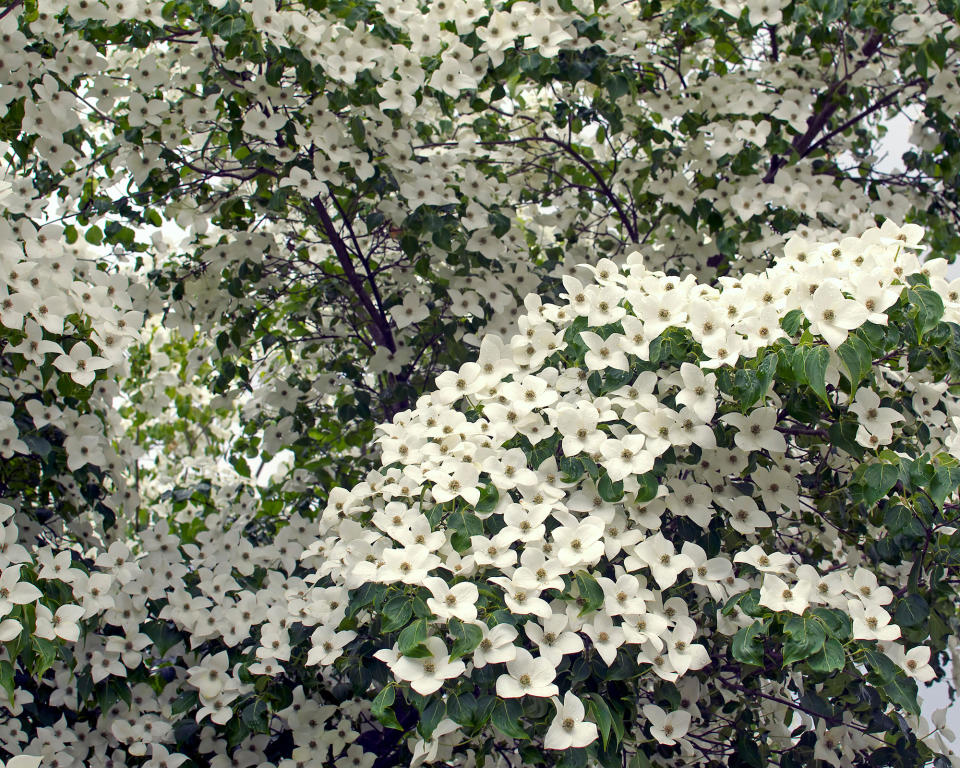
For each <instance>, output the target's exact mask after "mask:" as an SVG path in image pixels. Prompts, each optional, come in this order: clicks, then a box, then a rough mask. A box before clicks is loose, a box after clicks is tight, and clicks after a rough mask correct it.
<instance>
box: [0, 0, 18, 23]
mask: <svg viewBox="0 0 960 768" xmlns="http://www.w3.org/2000/svg"><path fill="white" fill-rule="evenodd" d="M21 5H23V0H13V2H12V3H10V5H8V6H6V7H4V9H3V10H2V11H0V19H5V18H6V17H7V16H9V15H10V14H11V13H13V12H14V11H15V10H17V8H19V7H20V6H21Z"/></svg>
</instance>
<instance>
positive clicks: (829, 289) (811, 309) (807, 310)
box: [800, 279, 870, 349]
mask: <svg viewBox="0 0 960 768" xmlns="http://www.w3.org/2000/svg"><path fill="white" fill-rule="evenodd" d="M800 308H801V309H802V310H803V313H804V314H805V315H806V316H807V318H808V319H809V320H810V332H811V333H817V334H820V335H821V336H822V337H823V339H824V341H826V342H827V344H829V345H830V346H831V347H833V348H834V349H836V348H837V347H839V346H840V345H841V344H843V342H844V341H846V339H847V334H848V332H849V331H852V330H854V329H855V328H859V327H860V326H861V325H863V324H864V323H865V322H866V320H867V317H868V316H869V314H870V311H869V310H868V309H867V308H866V307H865V306H863V304H861V303H860V302H859V301H855V300H853V299H848V298H846V297H845V296H844V295H843V291H842V290H841V288H840V285H839V283H838V282H837V281H836V280H833V279H828V280H825V281H824V282H823V283H821V284H820V286H819V287H818V288H817V289H816V291H814V293H813V295H812V296H811V297H810V298H809V299H808V300H806V301H804V302H802V303H801V305H800Z"/></svg>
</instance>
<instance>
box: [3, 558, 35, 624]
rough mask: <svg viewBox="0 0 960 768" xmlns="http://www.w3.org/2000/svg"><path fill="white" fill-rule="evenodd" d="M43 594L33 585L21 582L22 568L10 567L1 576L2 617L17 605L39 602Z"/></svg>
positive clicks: (17, 566)
mask: <svg viewBox="0 0 960 768" xmlns="http://www.w3.org/2000/svg"><path fill="white" fill-rule="evenodd" d="M42 596H43V593H42V592H41V591H40V590H39V589H37V588H36V587H35V586H34V585H33V584H31V583H29V582H26V581H20V566H19V565H10V566H7V567H6V568H4V569H3V573H2V574H0V616H6V615H7V614H9V613H10V611H12V610H13V606H15V605H26V604H27V603H33V602H36V601H37V600H39V599H40V598H41V597H42Z"/></svg>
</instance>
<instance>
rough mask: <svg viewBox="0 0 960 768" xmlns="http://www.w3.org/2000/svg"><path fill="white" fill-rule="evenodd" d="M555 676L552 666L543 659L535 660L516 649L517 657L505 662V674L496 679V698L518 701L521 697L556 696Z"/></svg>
mask: <svg viewBox="0 0 960 768" xmlns="http://www.w3.org/2000/svg"><path fill="white" fill-rule="evenodd" d="M556 676H557V669H556V667H555V666H554V664H553V663H552V662H551V661H550V660H549V659H545V658H543V657H540V658H537V659H535V658H534V657H533V654H532V653H530V651H528V650H527V649H526V648H517V655H516V656H515V657H514V658H513V659H511V660H510V661H508V662H507V672H506V674H503V675H500V677H498V678H497V696H499V697H500V698H502V699H518V698H520V697H522V696H542V697H548V696H556V695H558V694H559V693H560V690H559V689H558V688H557V686H556V685H554V683H553V680H554V678H555V677H556Z"/></svg>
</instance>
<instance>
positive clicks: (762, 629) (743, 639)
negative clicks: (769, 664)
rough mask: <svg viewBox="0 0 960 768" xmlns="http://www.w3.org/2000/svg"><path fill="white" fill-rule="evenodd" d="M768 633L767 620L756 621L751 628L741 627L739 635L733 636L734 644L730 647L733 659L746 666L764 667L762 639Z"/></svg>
mask: <svg viewBox="0 0 960 768" xmlns="http://www.w3.org/2000/svg"><path fill="white" fill-rule="evenodd" d="M766 632H767V622H766V620H763V621H754V622H753V623H752V624H750V626H747V627H741V628H740V630H739V631H738V632H737V634H735V635H734V636H733V644H732V645H731V647H730V652H731V653H732V654H733V658H735V659H736V660H737V661H740V662H743V663H744V664H753V665H754V666H757V667H762V666H763V643H762V642H761V638H762V637H763V636H764V635H765V634H766Z"/></svg>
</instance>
